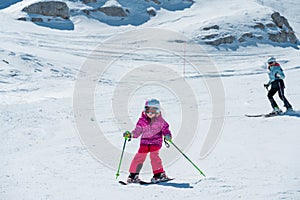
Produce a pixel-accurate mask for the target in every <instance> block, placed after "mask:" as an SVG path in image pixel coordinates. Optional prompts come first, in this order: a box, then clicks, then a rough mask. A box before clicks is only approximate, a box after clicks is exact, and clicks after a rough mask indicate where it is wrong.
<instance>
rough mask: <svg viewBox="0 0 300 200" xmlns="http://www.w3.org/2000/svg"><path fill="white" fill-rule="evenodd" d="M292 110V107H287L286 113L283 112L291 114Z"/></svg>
mask: <svg viewBox="0 0 300 200" xmlns="http://www.w3.org/2000/svg"><path fill="white" fill-rule="evenodd" d="M293 111H294V110H293V108H292V107H289V108H286V111H285V112H293Z"/></svg>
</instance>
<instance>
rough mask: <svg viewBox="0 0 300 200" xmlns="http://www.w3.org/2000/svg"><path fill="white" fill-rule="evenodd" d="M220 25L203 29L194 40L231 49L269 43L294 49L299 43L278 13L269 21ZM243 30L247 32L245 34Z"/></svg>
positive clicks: (286, 21)
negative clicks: (280, 44) (226, 46)
mask: <svg viewBox="0 0 300 200" xmlns="http://www.w3.org/2000/svg"><path fill="white" fill-rule="evenodd" d="M219 23H220V22H219ZM221 23H222V24H221ZM221 23H220V24H211V25H208V26H205V27H203V28H202V30H201V32H200V33H199V35H198V36H197V37H196V39H197V40H198V41H201V40H202V41H204V43H205V44H209V45H213V46H219V45H225V44H232V47H233V48H237V46H240V45H243V46H245V45H246V46H247V45H253V44H257V43H269V42H272V43H273V44H274V45H276V44H277V43H285V44H286V45H287V46H294V47H296V45H297V44H298V43H299V40H298V39H297V37H296V35H295V32H294V31H293V28H292V27H291V26H290V24H289V22H288V20H287V19H286V18H285V17H283V16H281V15H280V14H279V13H278V12H274V13H272V14H271V16H270V18H269V19H264V18H261V19H259V20H258V19H253V21H252V22H251V21H241V22H240V24H237V23H236V22H235V24H233V23H232V22H230V21H227V22H226V23H225V22H224V21H221ZM251 23H254V25H251ZM241 27H246V28H241ZM245 30H247V31H246V32H245ZM199 39H200V40H199Z"/></svg>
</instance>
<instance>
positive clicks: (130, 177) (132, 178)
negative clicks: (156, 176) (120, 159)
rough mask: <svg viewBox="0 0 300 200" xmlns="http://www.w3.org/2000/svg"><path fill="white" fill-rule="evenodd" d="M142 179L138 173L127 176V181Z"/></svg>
mask: <svg viewBox="0 0 300 200" xmlns="http://www.w3.org/2000/svg"><path fill="white" fill-rule="evenodd" d="M140 181H141V180H140V179H139V174H138V173H130V174H129V176H128V178H127V183H139V182H140Z"/></svg>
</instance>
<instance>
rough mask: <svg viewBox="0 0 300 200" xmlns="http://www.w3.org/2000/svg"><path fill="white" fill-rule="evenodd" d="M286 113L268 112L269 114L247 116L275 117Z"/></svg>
mask: <svg viewBox="0 0 300 200" xmlns="http://www.w3.org/2000/svg"><path fill="white" fill-rule="evenodd" d="M283 114H284V113H282V112H281V113H267V114H257V115H249V114H245V116H246V117H274V116H278V115H283Z"/></svg>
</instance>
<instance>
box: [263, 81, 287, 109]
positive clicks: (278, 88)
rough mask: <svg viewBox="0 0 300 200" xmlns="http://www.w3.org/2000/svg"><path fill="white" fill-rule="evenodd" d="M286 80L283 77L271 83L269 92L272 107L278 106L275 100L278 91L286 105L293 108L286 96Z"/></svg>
mask: <svg viewBox="0 0 300 200" xmlns="http://www.w3.org/2000/svg"><path fill="white" fill-rule="evenodd" d="M284 88H285V87H284V82H283V80H282V79H279V80H275V81H273V82H272V84H271V89H270V90H269V92H268V98H269V100H270V102H271V106H272V108H275V107H278V105H277V103H276V101H275V100H274V98H273V96H274V95H275V94H276V92H278V95H279V98H280V99H281V100H282V101H283V103H284V106H285V107H286V108H287V109H289V108H292V106H291V104H290V103H289V102H288V100H287V99H286V98H285V96H284Z"/></svg>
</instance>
